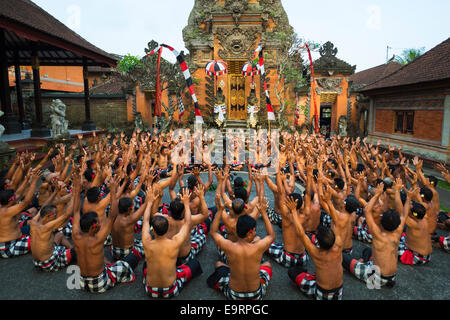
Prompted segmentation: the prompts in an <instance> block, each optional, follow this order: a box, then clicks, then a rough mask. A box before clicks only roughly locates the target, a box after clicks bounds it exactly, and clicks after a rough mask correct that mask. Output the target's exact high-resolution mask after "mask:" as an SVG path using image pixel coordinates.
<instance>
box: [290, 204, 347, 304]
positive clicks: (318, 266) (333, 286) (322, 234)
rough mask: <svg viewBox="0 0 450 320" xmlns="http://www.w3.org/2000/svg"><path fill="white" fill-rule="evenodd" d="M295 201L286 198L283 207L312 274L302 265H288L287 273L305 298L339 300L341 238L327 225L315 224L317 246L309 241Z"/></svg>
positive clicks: (341, 282) (340, 296)
mask: <svg viewBox="0 0 450 320" xmlns="http://www.w3.org/2000/svg"><path fill="white" fill-rule="evenodd" d="M297 205H298V204H297V201H294V199H293V198H289V199H288V200H287V201H286V206H287V207H288V209H289V211H290V212H291V219H292V220H293V223H294V225H295V227H296V229H297V232H298V235H299V236H300V239H301V241H302V242H303V244H304V245H305V248H306V251H308V254H309V255H310V256H311V258H312V260H313V262H314V269H315V275H313V274H310V273H307V271H306V269H304V268H303V267H302V266H294V267H291V268H290V269H289V271H288V275H289V277H290V278H291V280H292V281H294V282H295V284H297V286H298V287H299V289H300V291H301V292H302V293H303V294H304V295H306V296H307V297H308V298H315V299H316V300H342V291H343V271H342V248H343V240H342V238H341V237H340V235H339V234H336V235H335V233H334V232H333V230H332V229H331V228H327V227H324V226H323V225H319V226H318V228H317V233H316V238H317V242H318V244H319V246H320V248H318V247H316V245H315V244H313V243H312V242H311V240H310V239H309V237H308V236H307V235H306V233H305V230H304V229H303V223H304V220H305V216H304V215H298V214H296V213H297Z"/></svg>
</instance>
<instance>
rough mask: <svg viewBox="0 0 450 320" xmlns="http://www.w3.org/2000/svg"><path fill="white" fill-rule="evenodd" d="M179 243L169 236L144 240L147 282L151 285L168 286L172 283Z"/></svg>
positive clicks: (175, 276) (174, 276)
mask: <svg viewBox="0 0 450 320" xmlns="http://www.w3.org/2000/svg"><path fill="white" fill-rule="evenodd" d="M179 249H180V248H179V245H177V243H176V242H175V241H173V240H171V239H169V238H166V237H165V238H159V239H155V240H152V241H147V242H144V250H145V257H146V262H147V276H146V277H147V284H148V285H149V286H151V287H157V288H168V287H170V286H172V285H173V283H174V282H175V279H176V278H177V274H176V262H177V258H178V252H179Z"/></svg>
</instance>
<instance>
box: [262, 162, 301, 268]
mask: <svg viewBox="0 0 450 320" xmlns="http://www.w3.org/2000/svg"><path fill="white" fill-rule="evenodd" d="M276 179H277V188H278V190H279V197H280V198H281V199H285V198H286V191H285V189H284V187H283V185H282V178H281V174H280V171H278V173H277V178H276ZM290 196H291V197H293V198H294V199H295V200H296V201H297V206H296V210H295V212H293V213H291V212H289V210H288V208H287V206H286V205H285V202H284V201H283V202H281V203H280V205H281V206H280V208H281V211H280V212H281V216H282V220H281V223H282V231H283V232H282V233H283V242H282V243H277V242H273V243H272V244H271V245H270V247H269V249H268V250H267V253H268V254H269V255H270V256H271V257H273V258H274V259H275V261H276V262H278V263H279V264H281V265H282V266H284V267H287V268H289V267H292V266H296V265H306V263H307V262H308V254H307V253H306V251H305V246H304V245H303V243H302V241H301V240H300V238H299V237H298V235H297V231H296V228H295V225H294V223H293V221H292V220H291V219H289V216H290V214H296V215H299V214H303V209H304V206H303V199H302V196H301V195H300V194H298V193H293V194H291V195H290Z"/></svg>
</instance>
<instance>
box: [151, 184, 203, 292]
mask: <svg viewBox="0 0 450 320" xmlns="http://www.w3.org/2000/svg"><path fill="white" fill-rule="evenodd" d="M181 203H182V204H183V205H184V209H185V210H184V219H185V223H184V224H183V226H182V227H181V229H180V230H179V232H178V233H177V234H175V235H174V236H173V237H168V235H167V232H168V230H169V221H168V219H167V218H166V217H165V216H164V215H160V214H157V215H155V216H154V217H153V218H152V219H151V207H150V206H147V208H146V209H145V213H144V220H143V226H142V243H143V245H144V250H145V259H146V263H145V265H144V286H145V291H146V293H147V294H148V295H149V296H151V297H152V298H172V297H174V296H177V295H179V294H180V292H181V290H182V289H183V287H184V286H185V285H186V284H187V283H188V282H189V281H190V280H191V279H192V278H194V277H196V276H198V275H200V274H202V272H203V271H202V269H201V266H200V263H199V262H198V261H197V260H196V259H191V260H189V262H188V263H187V264H186V265H181V266H178V267H177V266H176V263H177V258H178V254H179V251H180V248H181V246H182V245H183V243H184V242H185V240H186V239H188V238H189V232H190V224H191V211H190V209H189V192H188V191H187V190H185V191H184V192H183V194H182V196H181ZM150 219H151V228H152V230H153V234H154V239H153V238H152V235H151V234H150Z"/></svg>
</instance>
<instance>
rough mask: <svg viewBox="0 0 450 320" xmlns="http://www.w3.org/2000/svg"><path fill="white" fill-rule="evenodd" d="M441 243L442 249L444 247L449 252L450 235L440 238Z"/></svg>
mask: <svg viewBox="0 0 450 320" xmlns="http://www.w3.org/2000/svg"><path fill="white" fill-rule="evenodd" d="M439 245H440V246H441V248H442V249H444V250H445V251H447V252H450V236H448V237H446V238H445V237H440V238H439Z"/></svg>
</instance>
